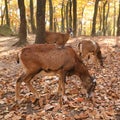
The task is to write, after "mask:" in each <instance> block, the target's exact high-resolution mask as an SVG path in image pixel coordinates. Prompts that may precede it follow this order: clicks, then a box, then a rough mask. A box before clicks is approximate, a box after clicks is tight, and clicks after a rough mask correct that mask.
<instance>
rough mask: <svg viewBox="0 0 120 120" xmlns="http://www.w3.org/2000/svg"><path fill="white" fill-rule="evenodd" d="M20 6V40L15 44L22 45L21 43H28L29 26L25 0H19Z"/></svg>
mask: <svg viewBox="0 0 120 120" xmlns="http://www.w3.org/2000/svg"><path fill="white" fill-rule="evenodd" d="M18 7H19V10H20V29H19V41H18V42H17V43H15V44H14V45H17V46H21V45H25V44H26V43H27V31H26V27H27V26H26V17H25V5H24V0H18ZM14 45H13V46H14Z"/></svg>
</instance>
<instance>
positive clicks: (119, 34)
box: [117, 1, 120, 36]
mask: <svg viewBox="0 0 120 120" xmlns="http://www.w3.org/2000/svg"><path fill="white" fill-rule="evenodd" d="M117 36H120V1H119V15H118V19H117Z"/></svg>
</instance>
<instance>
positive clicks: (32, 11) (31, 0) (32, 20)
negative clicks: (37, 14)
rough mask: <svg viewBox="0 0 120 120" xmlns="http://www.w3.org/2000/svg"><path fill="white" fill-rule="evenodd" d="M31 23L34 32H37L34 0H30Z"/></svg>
mask: <svg viewBox="0 0 120 120" xmlns="http://www.w3.org/2000/svg"><path fill="white" fill-rule="evenodd" d="M30 23H31V30H32V33H33V34H34V33H35V32H36V28H35V21H34V9H33V0H30Z"/></svg>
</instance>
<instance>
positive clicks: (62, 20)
mask: <svg viewBox="0 0 120 120" xmlns="http://www.w3.org/2000/svg"><path fill="white" fill-rule="evenodd" d="M24 2H25V11H26V21H27V32H28V33H35V29H36V9H37V7H36V6H37V2H36V0H25V1H24ZM45 10H46V11H45V27H46V30H48V31H56V32H58V31H59V32H65V31H66V29H67V28H68V27H71V28H73V30H74V36H80V35H107V36H111V35H118V33H117V29H118V27H119V23H120V22H119V21H120V20H118V19H119V14H120V1H119V0H46V6H45ZM117 22H118V23H117ZM6 25H7V27H10V29H11V30H12V32H13V33H14V34H17V33H18V31H19V27H20V13H19V7H18V1H16V0H1V1H0V26H1V27H0V34H5V33H4V32H3V26H4V27H5V26H6ZM1 29H2V30H1ZM119 29H120V28H119ZM119 34H120V33H119Z"/></svg>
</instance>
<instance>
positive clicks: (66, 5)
mask: <svg viewBox="0 0 120 120" xmlns="http://www.w3.org/2000/svg"><path fill="white" fill-rule="evenodd" d="M68 6H69V1H68V2H67V5H66V29H68V26H69V24H68V23H69V22H68V21H69V19H68Z"/></svg>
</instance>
